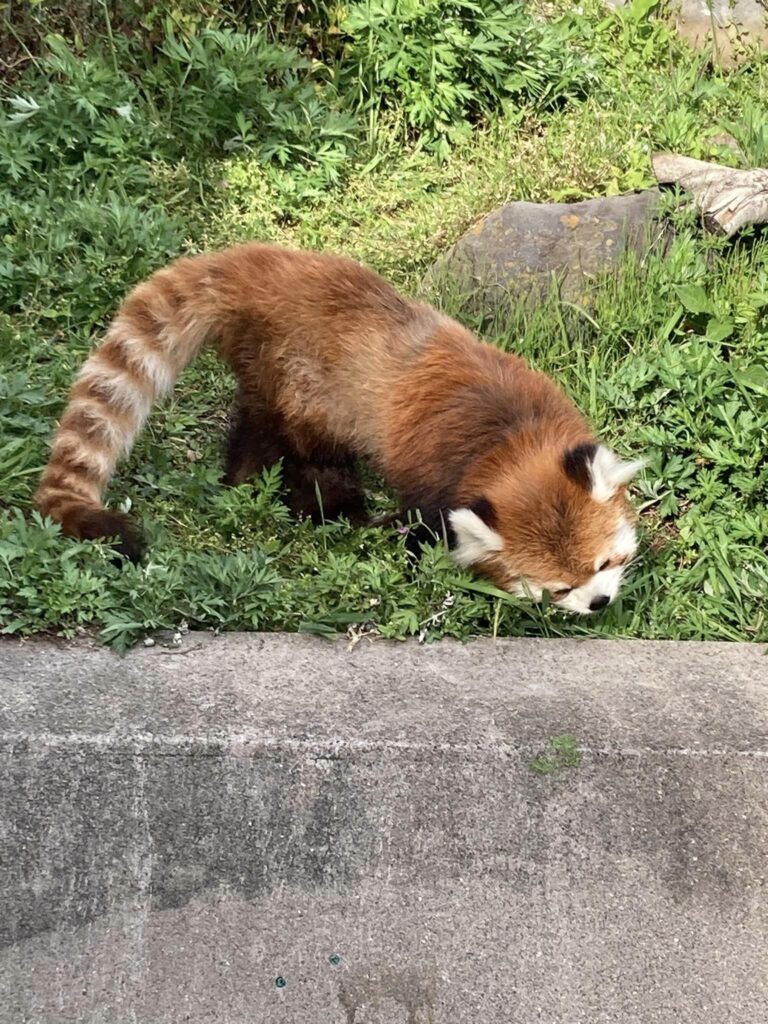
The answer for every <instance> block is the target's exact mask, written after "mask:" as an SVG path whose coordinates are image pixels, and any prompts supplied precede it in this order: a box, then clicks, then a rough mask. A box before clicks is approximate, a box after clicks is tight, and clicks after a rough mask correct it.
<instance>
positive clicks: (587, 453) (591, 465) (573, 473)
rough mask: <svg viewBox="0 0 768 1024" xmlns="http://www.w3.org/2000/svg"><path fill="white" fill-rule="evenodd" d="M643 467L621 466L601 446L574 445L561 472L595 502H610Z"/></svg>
mask: <svg viewBox="0 0 768 1024" xmlns="http://www.w3.org/2000/svg"><path fill="white" fill-rule="evenodd" d="M644 465H645V463H644V462H643V460H642V459H638V460H636V461H635V462H622V460H621V459H620V458H619V457H618V456H617V455H614V453H613V452H612V451H611V450H610V449H608V448H605V447H604V446H603V445H601V444H600V445H598V444H594V443H585V444H579V445H576V447H575V448H571V449H569V450H568V451H567V452H566V453H565V454H564V455H563V470H564V471H565V475H566V476H567V477H568V479H569V480H572V481H573V483H575V484H577V486H579V487H581V488H583V489H584V490H585V491H589V492H590V494H591V495H592V497H593V498H594V499H595V501H601V502H603V501H609V500H610V499H611V498H612V497H613V496H614V495H615V494H618V492H619V490H621V488H622V487H626V486H627V484H628V483H629V481H630V480H631V479H632V477H633V476H635V474H636V473H638V472H639V471H640V470H641V469H642V468H643V466H644Z"/></svg>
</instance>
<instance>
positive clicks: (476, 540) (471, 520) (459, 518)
mask: <svg viewBox="0 0 768 1024" xmlns="http://www.w3.org/2000/svg"><path fill="white" fill-rule="evenodd" d="M448 521H449V523H450V524H451V527H452V529H453V532H454V533H455V534H456V547H455V549H454V552H453V556H454V558H455V559H456V561H457V562H458V563H459V565H461V566H464V567H466V566H469V565H472V564H473V563H474V562H479V561H481V560H482V559H483V558H486V557H487V556H488V555H489V554H491V552H493V551H501V549H502V548H503V547H504V542H503V541H502V539H501V537H500V536H499V534H498V533H497V532H496V531H495V530H493V529H491V527H490V526H488V525H487V523H484V522H483V520H482V519H481V518H480V516H478V515H477V514H476V513H475V512H473V511H472V509H471V508H457V509H452V510H451V511H450V512H449V513H448Z"/></svg>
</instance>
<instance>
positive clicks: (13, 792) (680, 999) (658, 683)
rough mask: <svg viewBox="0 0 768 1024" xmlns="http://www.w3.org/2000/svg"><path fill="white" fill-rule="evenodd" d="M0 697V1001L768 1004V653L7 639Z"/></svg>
mask: <svg viewBox="0 0 768 1024" xmlns="http://www.w3.org/2000/svg"><path fill="white" fill-rule="evenodd" d="M0 694H2V699H1V700H0V780H2V781H1V782H0V892H2V904H3V909H2V914H0V1022H1V1024H181V1022H186V1024H480V1022H482V1024H534V1022H537V1021H539V1022H547V1024H700V1022H701V1021H707V1022H712V1024H748V1022H749V1024H752V1022H757V1021H764V1020H766V1019H768V972H766V968H765V964H766V957H767V956H768V898H766V895H767V894H766V873H767V867H766V866H767V865H768V773H767V772H766V763H767V762H766V758H768V658H766V657H765V655H764V648H761V647H758V646H749V645H739V644H725V643H722V644H701V643H679V644H676V643H643V642H615V643H613V642H606V641H600V640H597V641H594V640H587V641H579V640H554V641H553V640H512V641H500V642H494V641H491V640H486V641H479V642H476V643H472V644H467V645H465V646H461V645H459V644H455V643H442V644H439V645H437V644H436V645H434V646H428V647H420V646H418V645H416V644H394V643H392V644H389V643H384V642H379V643H375V644H367V643H365V642H361V643H359V644H358V645H357V647H355V648H354V649H353V650H349V649H348V647H347V645H346V643H345V642H344V641H343V640H340V641H338V642H335V643H328V642H325V641H320V640H316V639H312V638H307V637H299V636H296V637H292V636H289V637H285V636H280V635H273V636H259V635H253V634H251V635H240V636H238V635H233V636H227V637H222V638H218V639H215V638H213V637H210V636H200V635H199V634H190V635H188V636H186V637H184V638H183V639H182V642H181V646H180V647H179V649H178V650H175V649H163V648H161V647H159V646H155V647H153V648H150V649H139V650H135V651H132V652H130V653H129V654H128V655H127V657H125V658H124V659H120V658H118V657H116V656H115V655H114V654H111V653H110V652H109V651H106V650H103V649H94V650H89V649H87V648H85V647H83V646H80V645H78V646H74V647H67V646H64V645H55V644H52V643H24V644H21V643H16V642H13V643H11V642H5V643H0ZM564 734H570V735H572V736H573V737H574V738H575V741H576V742H577V744H578V748H579V750H580V752H581V757H580V758H574V757H569V758H567V759H563V760H562V764H561V765H560V766H558V758H557V756H556V755H555V754H554V753H553V751H554V745H553V744H552V738H553V737H562V736H563V735H564ZM541 754H544V755H546V756H545V757H543V758H540V757H538V755H541ZM567 765H570V767H568V766H567Z"/></svg>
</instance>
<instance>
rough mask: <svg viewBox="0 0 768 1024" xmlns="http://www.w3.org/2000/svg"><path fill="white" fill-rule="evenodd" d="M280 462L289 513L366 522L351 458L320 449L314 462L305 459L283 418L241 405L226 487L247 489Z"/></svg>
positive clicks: (231, 441) (226, 461)
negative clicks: (251, 481) (245, 486)
mask: <svg viewBox="0 0 768 1024" xmlns="http://www.w3.org/2000/svg"><path fill="white" fill-rule="evenodd" d="M279 459H282V460H283V484H284V486H285V489H286V491H287V501H288V507H289V508H290V509H291V512H292V513H293V514H294V515H296V516H305V517H308V518H311V519H312V520H313V521H314V522H321V521H322V520H323V518H325V519H335V518H337V517H338V516H342V515H343V516H346V517H347V518H348V519H349V520H350V522H352V523H355V524H358V523H362V522H363V521H364V519H365V499H364V496H363V492H362V489H361V487H360V482H359V480H358V476H357V472H356V469H355V465H354V461H353V460H352V458H351V457H349V456H348V455H347V454H346V453H344V452H338V451H334V450H327V449H323V448H322V447H321V446H317V448H316V450H315V451H313V453H312V456H311V458H304V457H302V456H300V455H299V454H298V452H297V451H296V448H295V447H294V445H293V444H292V443H291V442H290V440H289V439H288V438H287V437H286V434H285V431H284V427H283V424H282V421H281V419H280V417H279V416H277V415H275V414H274V413H271V412H269V411H268V410H266V409H263V408H254V406H253V404H249V405H248V406H247V407H246V405H245V404H244V403H240V404H239V405H238V407H237V409H236V411H235V415H234V417H233V421H232V427H231V430H230V435H229V439H228V441H227V447H226V453H225V459H224V476H223V482H224V484H227V485H230V486H233V485H237V484H241V483H244V482H245V481H246V480H248V479H250V478H252V477H254V476H255V475H256V474H257V473H260V472H261V471H262V470H263V469H265V468H266V467H268V466H272V465H274V463H275V462H277V461H278V460H279ZM318 491H319V492H320V501H319V502H318Z"/></svg>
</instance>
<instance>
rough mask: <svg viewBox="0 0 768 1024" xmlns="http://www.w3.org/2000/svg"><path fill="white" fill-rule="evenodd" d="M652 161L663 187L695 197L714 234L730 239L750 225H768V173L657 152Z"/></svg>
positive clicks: (767, 171) (761, 169)
mask: <svg viewBox="0 0 768 1024" xmlns="http://www.w3.org/2000/svg"><path fill="white" fill-rule="evenodd" d="M651 160H652V163H653V173H654V174H655V175H656V178H657V180H658V182H659V184H660V185H669V184H675V185H680V187H681V188H684V189H686V191H688V192H691V193H692V194H693V198H694V200H695V202H696V205H697V206H698V208H699V209H700V210H701V213H702V216H703V218H704V224H705V226H706V227H707V228H708V229H709V230H710V231H713V232H719V233H721V234H724V235H726V236H727V237H728V238H730V237H731V236H732V235H735V234H736V232H737V231H739V230H740V229H741V228H743V227H744V226H745V225H747V224H765V223H766V222H768V170H765V169H764V168H761V167H756V168H754V169H752V170H748V171H740V170H736V169H734V168H733V167H723V165H722V164H711V163H707V162H706V161H704V160H692V159H691V158H690V157H687V156H675V155H674V154H673V153H654V154H653V157H652V158H651Z"/></svg>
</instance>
